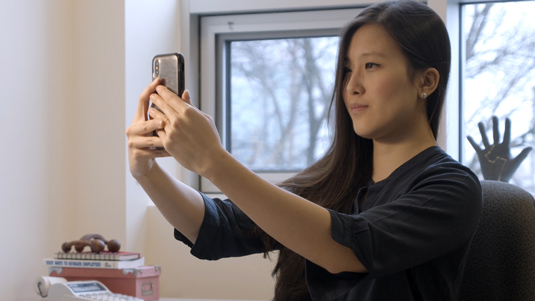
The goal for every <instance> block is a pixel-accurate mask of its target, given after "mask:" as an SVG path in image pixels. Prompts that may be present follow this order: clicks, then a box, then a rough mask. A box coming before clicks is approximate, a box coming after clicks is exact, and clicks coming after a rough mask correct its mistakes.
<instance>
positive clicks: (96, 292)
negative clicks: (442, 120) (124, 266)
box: [37, 277, 143, 301]
mask: <svg viewBox="0 0 535 301" xmlns="http://www.w3.org/2000/svg"><path fill="white" fill-rule="evenodd" d="M48 278H52V277H48ZM63 280H64V279H63ZM49 283H50V282H49ZM50 284H52V283H50ZM37 286H38V290H39V294H40V295H41V296H42V297H47V301H75V300H79V301H82V300H86V301H94V300H103V301H104V300H106V301H143V299H139V298H136V297H132V296H126V295H121V294H114V293H112V292H111V291H110V290H109V289H108V288H107V287H106V286H105V285H104V284H102V282H100V281H96V280H87V281H69V282H67V281H66V280H64V281H54V283H53V284H52V285H51V286H50V287H47V288H46V289H45V290H46V291H47V293H48V294H47V296H43V294H42V293H43V292H42V288H41V283H38V284H37Z"/></svg>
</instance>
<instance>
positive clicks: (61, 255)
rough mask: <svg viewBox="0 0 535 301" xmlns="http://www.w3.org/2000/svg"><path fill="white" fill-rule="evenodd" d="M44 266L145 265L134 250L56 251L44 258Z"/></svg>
mask: <svg viewBox="0 0 535 301" xmlns="http://www.w3.org/2000/svg"><path fill="white" fill-rule="evenodd" d="M44 264H45V266H48V267H53V268H87V269H135V268H139V267H141V266H143V265H145V257H143V256H141V254H140V253H135V252H115V253H112V252H109V251H103V252H100V253H93V252H80V253H78V252H68V253H65V252H58V253H56V254H55V256H54V258H45V259H44Z"/></svg>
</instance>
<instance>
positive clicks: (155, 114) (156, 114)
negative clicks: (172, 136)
mask: <svg viewBox="0 0 535 301" xmlns="http://www.w3.org/2000/svg"><path fill="white" fill-rule="evenodd" d="M149 115H150V117H151V118H152V119H153V120H161V121H162V122H163V123H164V125H163V126H162V128H164V127H165V124H169V118H167V116H165V114H164V113H162V112H161V111H160V110H157V109H156V108H149Z"/></svg>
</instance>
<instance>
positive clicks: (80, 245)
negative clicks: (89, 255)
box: [74, 244, 85, 253]
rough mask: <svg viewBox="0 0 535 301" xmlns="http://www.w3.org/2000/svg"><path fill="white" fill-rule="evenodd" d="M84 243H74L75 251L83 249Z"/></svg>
mask: <svg viewBox="0 0 535 301" xmlns="http://www.w3.org/2000/svg"><path fill="white" fill-rule="evenodd" d="M84 248H85V245H84V244H74V249H75V250H76V252H78V253H80V252H82V251H83V250H84Z"/></svg>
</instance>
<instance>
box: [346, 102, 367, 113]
mask: <svg viewBox="0 0 535 301" xmlns="http://www.w3.org/2000/svg"><path fill="white" fill-rule="evenodd" d="M367 108H368V106H367V105H363V104H352V105H350V106H349V109H350V110H351V113H353V114H356V113H360V112H362V111H364V110H366V109H367Z"/></svg>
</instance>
